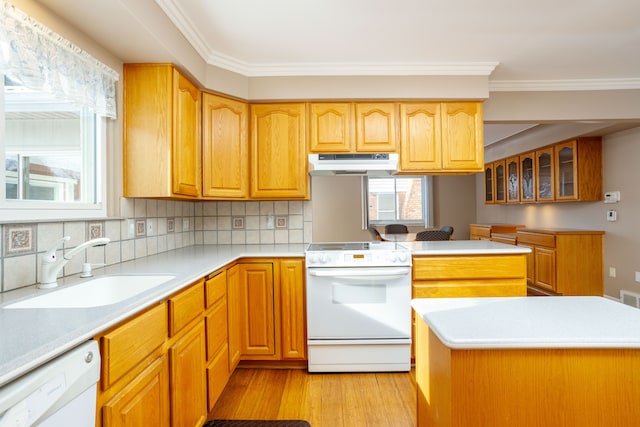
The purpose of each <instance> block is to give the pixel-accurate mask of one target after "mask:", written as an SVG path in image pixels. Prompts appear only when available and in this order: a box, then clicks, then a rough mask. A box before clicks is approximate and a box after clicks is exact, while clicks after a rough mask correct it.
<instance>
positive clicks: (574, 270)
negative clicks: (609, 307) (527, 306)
mask: <svg viewBox="0 0 640 427" xmlns="http://www.w3.org/2000/svg"><path fill="white" fill-rule="evenodd" d="M516 234H517V245H518V246H526V247H529V248H531V249H532V251H533V252H532V254H531V255H530V256H529V257H528V259H527V284H528V285H529V286H530V290H529V293H530V294H531V295H539V294H542V295H596V296H602V295H603V293H604V264H603V263H604V259H603V240H604V232H603V231H598V230H544V229H526V228H525V229H518V231H517V232H516Z"/></svg>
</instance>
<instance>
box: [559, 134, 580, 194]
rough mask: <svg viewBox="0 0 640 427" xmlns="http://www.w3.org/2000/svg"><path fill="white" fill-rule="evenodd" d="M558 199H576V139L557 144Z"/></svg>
mask: <svg viewBox="0 0 640 427" xmlns="http://www.w3.org/2000/svg"><path fill="white" fill-rule="evenodd" d="M554 151H555V162H556V199H558V200H575V199H576V198H577V191H576V186H575V184H576V182H577V173H578V168H577V167H576V141H568V142H564V143H562V144H558V145H557V146H555V150H554Z"/></svg>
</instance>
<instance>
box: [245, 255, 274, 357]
mask: <svg viewBox="0 0 640 427" xmlns="http://www.w3.org/2000/svg"><path fill="white" fill-rule="evenodd" d="M239 267H240V269H239V274H240V278H239V281H240V283H239V284H240V289H239V291H240V300H241V303H242V307H241V314H240V317H241V322H242V323H241V327H240V330H241V331H242V335H241V339H240V352H241V353H242V356H243V357H244V356H275V355H276V349H275V316H274V314H275V312H274V288H273V264H272V263H246V264H239Z"/></svg>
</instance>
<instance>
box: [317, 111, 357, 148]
mask: <svg viewBox="0 0 640 427" xmlns="http://www.w3.org/2000/svg"><path fill="white" fill-rule="evenodd" d="M354 132H355V126H354V105H353V104H351V103H347V102H342V103H336V102H332V103H312V104H309V151H310V152H312V153H341V152H350V151H354V150H355V144H354V139H355V135H354Z"/></svg>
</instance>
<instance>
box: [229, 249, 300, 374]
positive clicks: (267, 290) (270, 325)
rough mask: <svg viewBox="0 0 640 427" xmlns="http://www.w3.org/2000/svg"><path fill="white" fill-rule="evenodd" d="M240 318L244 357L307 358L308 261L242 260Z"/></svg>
mask: <svg viewBox="0 0 640 427" xmlns="http://www.w3.org/2000/svg"><path fill="white" fill-rule="evenodd" d="M237 268H238V273H237V274H238V278H237V286H238V296H237V297H238V305H237V307H238V311H239V313H238V317H237V318H238V321H239V326H237V327H235V326H230V327H229V329H230V330H235V329H239V330H240V340H239V344H240V354H241V359H242V360H263V361H264V360H305V359H306V328H305V311H304V304H305V303H304V300H305V298H304V260H303V259H297V258H283V259H273V260H264V259H255V260H247V261H242V262H240V263H239V264H238V265H237Z"/></svg>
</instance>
